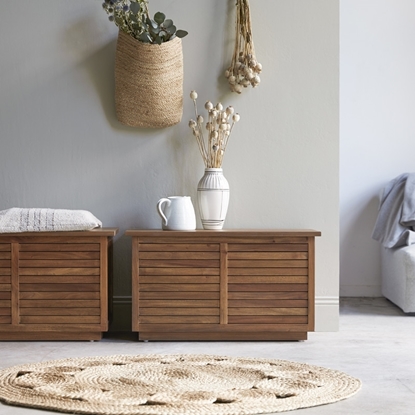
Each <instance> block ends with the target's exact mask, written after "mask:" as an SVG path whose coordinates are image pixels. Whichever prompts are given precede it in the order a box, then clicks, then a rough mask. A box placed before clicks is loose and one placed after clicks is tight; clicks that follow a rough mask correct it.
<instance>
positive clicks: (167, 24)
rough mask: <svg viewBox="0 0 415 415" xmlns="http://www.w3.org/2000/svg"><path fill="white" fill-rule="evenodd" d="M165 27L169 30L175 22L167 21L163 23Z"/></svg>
mask: <svg viewBox="0 0 415 415" xmlns="http://www.w3.org/2000/svg"><path fill="white" fill-rule="evenodd" d="M163 26H164V27H165V28H166V29H167V28H168V27H170V26H173V20H171V19H166V20H165V21H164V23H163Z"/></svg>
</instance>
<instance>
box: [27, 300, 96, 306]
mask: <svg viewBox="0 0 415 415" xmlns="http://www.w3.org/2000/svg"><path fill="white" fill-rule="evenodd" d="M20 307H33V308H34V307H40V308H49V307H52V308H59V307H62V308H65V307H88V308H95V307H99V300H21V301H20Z"/></svg>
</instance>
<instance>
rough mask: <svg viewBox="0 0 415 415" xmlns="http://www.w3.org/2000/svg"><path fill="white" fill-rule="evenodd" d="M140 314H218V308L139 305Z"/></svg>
mask: <svg viewBox="0 0 415 415" xmlns="http://www.w3.org/2000/svg"><path fill="white" fill-rule="evenodd" d="M140 315H142V316H219V308H218V307H213V308H199V307H197V308H177V307H176V308H167V307H166V308H155V307H149V308H145V307H141V308H140Z"/></svg>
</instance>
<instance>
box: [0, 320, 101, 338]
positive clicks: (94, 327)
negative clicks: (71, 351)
mask: <svg viewBox="0 0 415 415" xmlns="http://www.w3.org/2000/svg"><path fill="white" fill-rule="evenodd" d="M6 330H7V332H9V333H32V332H38V333H40V334H44V333H46V332H54V333H56V334H59V333H60V334H62V333H63V332H73V333H80V332H86V331H91V332H94V333H96V332H102V330H101V325H100V324H87V323H70V324H65V327H62V325H61V324H52V323H48V324H23V323H20V324H17V325H11V326H9V327H7V328H6ZM3 335H4V333H2V332H1V331H0V339H1V338H2V337H3ZM39 339H40V340H41V339H42V337H41V336H39ZM26 340H34V339H33V338H26ZM68 340H78V339H77V338H76V337H75V336H73V337H71V338H69V339H68Z"/></svg>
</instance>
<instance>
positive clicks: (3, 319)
mask: <svg viewBox="0 0 415 415" xmlns="http://www.w3.org/2000/svg"><path fill="white" fill-rule="evenodd" d="M11 322H12V318H11V316H0V324H11ZM0 334H1V331H0Z"/></svg>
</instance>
